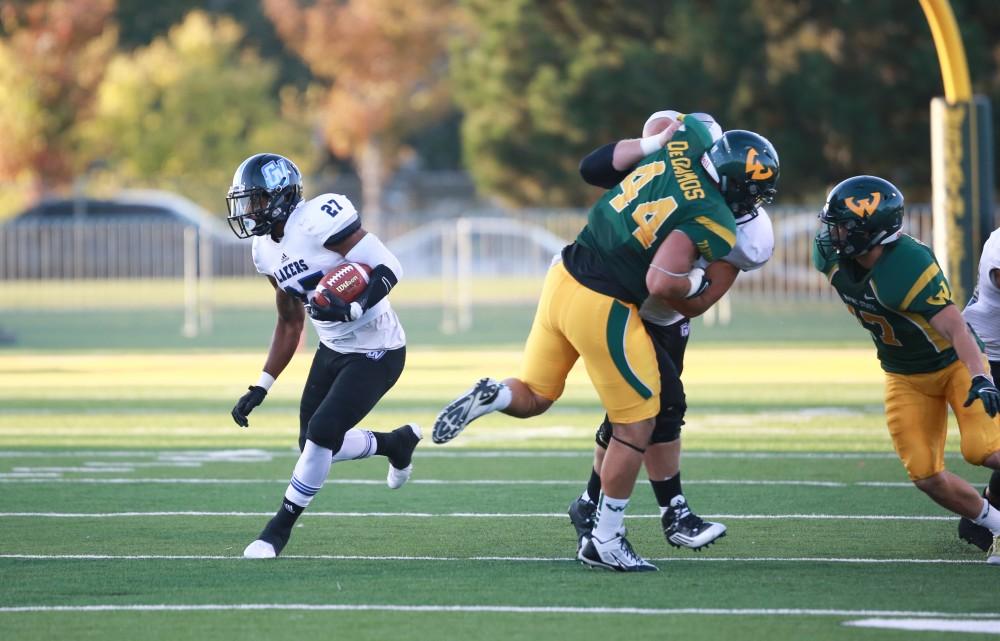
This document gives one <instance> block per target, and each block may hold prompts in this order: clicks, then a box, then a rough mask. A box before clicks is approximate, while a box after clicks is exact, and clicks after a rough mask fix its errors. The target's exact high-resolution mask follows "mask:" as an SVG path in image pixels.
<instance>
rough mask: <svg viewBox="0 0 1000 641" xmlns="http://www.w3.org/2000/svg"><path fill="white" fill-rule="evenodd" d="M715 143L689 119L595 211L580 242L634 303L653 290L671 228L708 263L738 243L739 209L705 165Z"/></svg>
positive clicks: (592, 210) (615, 188) (640, 300)
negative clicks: (649, 284)
mask: <svg viewBox="0 0 1000 641" xmlns="http://www.w3.org/2000/svg"><path fill="white" fill-rule="evenodd" d="M711 145H712V136H711V134H709V132H708V129H706V128H705V125H703V124H702V123H701V122H699V121H698V120H696V119H694V118H691V119H690V120H685V121H684V128H683V129H682V130H679V131H678V132H677V133H675V134H674V136H673V138H672V139H671V140H670V142H668V143H667V144H666V146H664V147H663V148H662V149H658V150H657V151H655V152H653V153H651V154H650V155H648V156H646V157H645V158H643V159H642V161H640V163H639V166H638V167H636V168H635V170H634V171H633V172H632V173H630V174H629V175H628V176H627V177H626V178H625V180H623V181H622V182H621V184H619V185H618V186H617V187H614V188H612V189H609V190H608V191H607V192H606V193H605V194H604V196H603V197H602V198H601V199H600V200H599V201H598V202H597V204H595V205H594V206H593V207H592V208H591V209H590V213H589V214H588V216H587V225H586V226H585V227H584V228H583V230H582V231H581V232H580V235H579V236H577V239H576V242H577V244H579V245H582V246H583V247H585V248H587V249H588V250H590V251H591V252H592V253H593V254H594V255H595V256H594V258H595V259H596V261H597V262H598V263H599V264H600V265H601V269H602V271H604V272H605V273H606V274H607V275H608V276H609V277H610V278H612V279H613V280H614V281H616V283H617V284H618V285H620V286H621V288H622V289H624V291H625V292H627V293H628V298H629V299H630V300H629V302H632V303H635V304H640V303H642V301H644V300H645V299H646V297H647V296H648V295H649V290H648V289H647V288H646V272H647V271H648V270H649V265H650V263H651V262H652V261H653V256H654V255H655V254H656V250H657V249H659V247H660V245H661V244H662V243H663V240H664V239H665V238H666V237H667V235H668V234H669V233H670V232H672V231H674V230H680V231H682V232H684V234H686V235H687V236H688V238H690V239H691V242H692V243H694V245H695V247H696V248H697V249H698V253H699V254H700V255H701V256H702V257H704V258H705V260H707V261H709V262H711V261H713V260H716V259H718V258H722V257H723V256H725V255H726V254H728V253H729V251H730V250H731V249H732V247H733V245H734V244H735V242H736V221H735V220H734V219H733V213H732V211H731V210H730V209H729V206H728V205H726V201H725V200H724V199H723V197H722V195H721V194H720V193H719V190H718V188H717V187H716V185H715V183H714V182H713V181H712V179H711V178H710V177H709V176H708V174H707V173H706V172H705V170H704V168H703V167H702V166H701V157H702V154H704V153H705V151H706V150H707V149H708V148H709V147H710V146H711ZM571 272H572V270H571Z"/></svg>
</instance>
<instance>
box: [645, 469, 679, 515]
mask: <svg viewBox="0 0 1000 641" xmlns="http://www.w3.org/2000/svg"><path fill="white" fill-rule="evenodd" d="M649 484H650V485H652V486H653V494H655V495H656V502H657V504H659V506H660V507H669V506H670V501H672V500H673V498H674V497H675V496H677V495H678V494H680V493H681V473H680V472H677V474H674V475H673V476H671V477H670V478H668V479H667V480H666V481H654V480H652V479H650V481H649Z"/></svg>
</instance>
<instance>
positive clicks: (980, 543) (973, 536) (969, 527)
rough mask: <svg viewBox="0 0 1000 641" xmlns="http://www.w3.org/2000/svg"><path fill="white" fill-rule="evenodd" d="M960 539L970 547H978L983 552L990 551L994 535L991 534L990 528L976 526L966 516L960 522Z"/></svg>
mask: <svg viewBox="0 0 1000 641" xmlns="http://www.w3.org/2000/svg"><path fill="white" fill-rule="evenodd" d="M958 538H960V539H962V540H963V541H965V542H966V543H968V544H969V545H974V546H976V547H977V548H979V549H980V550H982V551H983V552H985V551H987V550H989V549H990V546H991V545H993V533H992V532H990V530H989V528H985V527H983V526H982V525H976V524H975V523H973V522H972V521H971V520H970V519H967V518H965V517H964V516H963V517H962V518H960V519H959V520H958Z"/></svg>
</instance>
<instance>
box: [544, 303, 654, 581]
mask: <svg viewBox="0 0 1000 641" xmlns="http://www.w3.org/2000/svg"><path fill="white" fill-rule="evenodd" d="M578 287H579V289H578V291H577V292H576V293H575V294H574V295H573V296H572V297H570V298H569V305H568V306H567V307H566V308H565V309H564V310H563V313H562V316H561V319H560V328H561V330H562V332H563V335H564V336H566V337H567V339H568V340H569V341H570V343H571V344H572V345H573V347H574V348H575V349H576V350H577V351H578V352H579V353H580V355H581V356H582V357H583V360H584V363H585V365H586V367H587V373H588V375H589V376H590V380H591V382H592V383H593V384H594V388H595V389H596V390H597V393H598V395H599V396H600V398H601V403H602V405H604V408H605V409H606V410H607V413H608V417H609V419H610V421H611V425H612V433H611V437H610V442H609V444H608V448H607V452H606V453H605V455H604V461H603V463H602V464H601V470H600V472H601V487H602V492H601V496H600V498H599V501H598V507H597V515H596V521H595V524H594V529H593V531H592V532H591V534H590V535H589V536H585V537H584V538H583V541H582V542H581V546H580V549H579V550H578V552H577V558H579V559H580V560H581V561H583V562H584V563H586V564H588V565H594V566H599V567H606V568H611V569H615V570H621V571H645V570H654V569H656V568H655V566H653V565H652V564H651V563H648V562H646V561H645V560H644V559H642V558H641V557H640V556H638V555H637V554H636V553H635V551H634V550H633V549H632V547H631V545H630V544H629V542H628V540H627V539H626V538H625V536H624V528H623V520H624V514H625V510H626V508H627V506H628V502H629V498H630V497H631V494H632V490H633V489H634V487H635V481H636V478H637V477H638V474H639V469H640V468H641V467H642V456H643V452H644V450H645V448H646V446H647V445H649V438H650V435H651V434H652V431H653V425H654V421H653V417H655V416H656V414H657V412H658V411H659V409H660V407H659V406H660V399H659V392H660V390H659V372H658V369H657V363H656V355H655V353H654V351H653V345H652V342H651V341H650V338H649V335H648V334H647V333H646V330H645V328H644V327H643V325H642V322H641V320H640V319H639V316H638V310H637V309H636V308H635V307H634V306H632V305H625V304H623V303H621V302H619V301H617V300H615V299H613V298H609V297H607V296H602V295H600V294H597V293H596V292H592V291H591V290H588V289H586V288H584V287H583V286H582V285H578Z"/></svg>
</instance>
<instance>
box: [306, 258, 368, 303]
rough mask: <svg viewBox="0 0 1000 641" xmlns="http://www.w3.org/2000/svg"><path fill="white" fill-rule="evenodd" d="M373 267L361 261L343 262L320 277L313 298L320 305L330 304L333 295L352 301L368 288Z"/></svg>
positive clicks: (345, 301)
mask: <svg viewBox="0 0 1000 641" xmlns="http://www.w3.org/2000/svg"><path fill="white" fill-rule="evenodd" d="M371 271H372V268H371V267H369V266H368V265H362V264H361V263H342V264H340V265H337V266H336V267H334V268H333V269H331V270H330V271H328V272H327V273H326V274H324V275H323V278H321V279H320V281H319V285H316V296H315V297H314V298H313V300H314V301H315V302H316V303H318V304H320V305H329V304H330V300H331V297H336V298H338V299H340V301H341V302H344V303H350V302H352V301H353V300H355V299H356V298H357V297H358V296H360V295H361V294H362V292H364V291H365V289H367V288H368V274H370V273H371Z"/></svg>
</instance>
